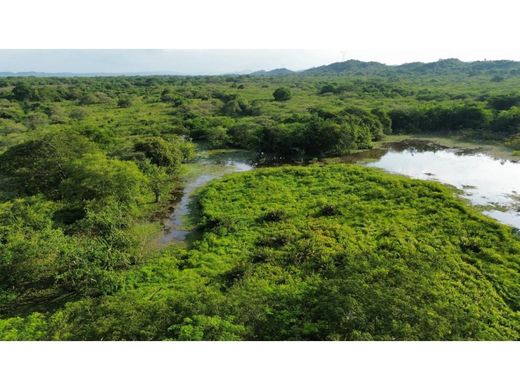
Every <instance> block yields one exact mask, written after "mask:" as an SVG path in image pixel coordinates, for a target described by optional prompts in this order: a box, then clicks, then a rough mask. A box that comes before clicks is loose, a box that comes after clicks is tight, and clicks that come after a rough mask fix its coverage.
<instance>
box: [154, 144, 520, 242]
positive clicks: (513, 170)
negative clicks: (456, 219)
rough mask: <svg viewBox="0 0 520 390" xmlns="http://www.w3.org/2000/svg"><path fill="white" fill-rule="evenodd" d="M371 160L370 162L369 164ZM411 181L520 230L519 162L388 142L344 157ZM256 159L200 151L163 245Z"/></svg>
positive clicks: (180, 237)
mask: <svg viewBox="0 0 520 390" xmlns="http://www.w3.org/2000/svg"><path fill="white" fill-rule="evenodd" d="M367 160H369V162H367ZM341 161H343V162H345V163H359V164H364V165H366V166H370V167H377V168H381V169H384V170H386V171H388V172H392V173H396V174H401V175H406V176H409V177H413V178H417V179H424V180H434V181H438V182H441V183H444V184H449V185H451V186H454V187H456V188H458V189H459V190H461V196H462V197H464V198H466V199H468V200H469V201H470V202H471V203H472V204H474V205H476V206H477V207H479V208H481V209H482V211H483V213H484V214H486V215H488V216H490V217H492V218H495V219H497V220H498V221H500V222H502V223H504V224H507V225H510V226H513V227H516V228H518V229H520V163H518V162H514V161H510V160H505V159H499V158H495V157H492V156H491V155H488V154H486V153H484V152H482V150H480V149H462V148H453V147H451V148H448V147H445V146H441V145H439V144H436V143H434V142H431V141H426V140H413V139H409V140H404V141H399V142H392V143H386V144H384V145H383V147H382V148H379V149H373V150H369V151H365V152H361V153H356V154H351V155H348V156H344V157H342V158H341ZM254 167H255V163H254V156H253V154H251V153H248V152H244V151H233V150H224V151H213V152H202V153H200V154H199V156H198V157H197V159H196V160H195V161H193V162H192V163H191V164H188V170H189V173H188V174H186V175H185V180H186V182H185V185H184V188H183V193H182V197H181V199H180V200H179V201H178V203H177V204H176V205H175V208H174V211H173V212H172V214H171V215H170V216H169V217H168V218H167V219H166V220H164V221H163V223H164V234H163V236H162V238H161V240H160V241H161V244H163V245H164V244H169V243H184V242H185V240H186V237H187V235H188V234H189V233H190V232H191V230H192V229H191V227H190V223H189V221H187V218H188V215H189V212H190V209H189V204H190V200H191V196H192V194H193V192H194V191H195V190H197V189H198V188H200V187H202V186H203V185H204V184H206V183H208V182H210V181H211V180H213V179H216V178H218V177H221V176H223V175H225V174H228V173H234V172H244V171H249V170H251V169H253V168H254Z"/></svg>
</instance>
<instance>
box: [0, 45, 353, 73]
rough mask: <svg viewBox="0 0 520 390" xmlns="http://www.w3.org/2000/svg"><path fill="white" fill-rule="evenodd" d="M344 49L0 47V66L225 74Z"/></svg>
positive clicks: (330, 58) (300, 63) (317, 59)
mask: <svg viewBox="0 0 520 390" xmlns="http://www.w3.org/2000/svg"><path fill="white" fill-rule="evenodd" d="M342 55H343V54H342V52H341V51H340V50H215V49H214V50H152V49H149V50H148V49H147V50H139V49H133V50H0V72H29V71H34V72H51V73H52V72H73V73H135V72H143V73H181V74H222V73H232V72H251V71H256V70H260V69H265V70H270V69H274V68H280V67H286V68H289V69H292V70H301V69H306V68H310V67H313V66H319V65H323V64H328V63H331V62H335V61H341V60H342V59H343V57H342Z"/></svg>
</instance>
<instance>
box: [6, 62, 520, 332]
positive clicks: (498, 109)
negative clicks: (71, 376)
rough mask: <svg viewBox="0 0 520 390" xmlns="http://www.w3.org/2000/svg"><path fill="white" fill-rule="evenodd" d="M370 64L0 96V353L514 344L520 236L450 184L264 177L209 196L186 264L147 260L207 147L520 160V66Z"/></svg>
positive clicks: (155, 255)
mask: <svg viewBox="0 0 520 390" xmlns="http://www.w3.org/2000/svg"><path fill="white" fill-rule="evenodd" d="M363 64H364V63H352V62H348V63H344V64H343V65H341V66H340V65H337V64H333V65H331V66H330V67H329V68H327V69H325V68H323V69H321V70H316V69H318V68H316V69H314V70H309V71H308V72H304V73H298V74H293V73H291V72H286V71H282V70H278V72H276V73H273V74H270V73H269V72H264V73H261V74H258V75H256V76H221V77H166V76H157V77H93V78H86V77H85V78H82V77H69V78H58V77H48V78H33V77H31V78H23V77H7V78H0V185H1V186H0V338H1V339H38V340H39V339H96V340H98V339H103V340H107V339H147V340H148V339H176V340H199V339H211V340H224V339H225V340H242V339H252V340H274V339H290V340H298V339H313V340H314V339H327V340H336V339H518V338H519V332H520V328H519V326H520V325H519V317H518V310H519V302H520V285H519V283H518V280H519V279H518V276H519V275H518V273H519V267H520V263H519V258H520V249H519V248H520V247H519V245H520V244H519V240H518V237H517V236H515V233H513V232H512V231H511V229H510V228H507V227H504V226H501V225H499V224H497V223H495V222H492V221H491V220H489V219H488V218H486V217H483V216H481V215H480V214H478V213H477V212H476V211H473V210H472V209H471V208H469V207H467V206H465V205H464V204H463V203H462V202H461V201H459V200H457V199H456V198H455V197H454V195H452V193H451V192H450V191H449V190H447V189H446V188H444V187H442V186H440V185H437V184H432V183H421V182H418V181H413V180H408V179H405V178H400V177H394V176H391V175H388V174H383V173H380V172H378V171H375V170H368V169H364V168H361V167H347V166H327V167H319V166H313V167H308V168H268V169H261V170H258V171H255V172H253V173H247V174H240V175H233V176H229V177H226V178H225V179H223V180H221V181H218V182H215V183H213V184H211V185H209V186H208V187H207V188H205V189H204V190H203V191H202V192H201V193H200V194H199V197H198V202H197V210H196V211H197V213H196V215H198V216H199V218H198V219H197V223H198V230H197V232H198V235H197V237H198V238H197V239H195V240H194V241H193V244H192V247H190V248H188V249H180V248H175V247H168V248H163V249H160V248H157V247H156V245H155V244H154V239H155V238H156V237H157V235H158V234H159V233H158V232H159V230H160V223H159V221H158V216H160V215H162V214H163V213H164V212H165V211H166V210H167V209H168V207H169V205H170V204H171V203H172V202H173V199H174V197H175V194H176V193H177V192H178V190H179V188H180V187H181V186H182V180H181V176H182V174H183V169H184V165H183V163H184V162H187V161H189V160H190V159H191V158H192V157H193V155H194V153H195V144H198V145H199V146H198V147H201V148H226V147H229V148H242V149H247V150H251V151H254V152H257V153H258V156H259V160H260V161H265V160H268V159H271V158H274V159H276V160H280V159H281V160H284V161H285V162H292V161H296V160H308V159H311V158H316V157H317V158H321V157H326V156H335V155H340V154H344V153H348V152H350V151H354V150H357V149H370V148H371V147H372V146H373V143H374V142H376V141H379V140H381V139H384V137H385V135H386V134H390V133H413V134H415V133H420V132H428V133H437V134H448V135H453V136H459V137H465V138H469V139H471V140H473V141H475V142H479V141H480V140H484V139H485V140H487V141H492V142H496V143H498V144H506V145H509V146H510V147H512V148H513V149H517V150H519V151H520V95H519V94H518V90H519V88H520V77H518V76H519V75H518V74H517V73H516V70H515V69H516V68H515V66H516V65H515V64H516V63H512V64H511V63H490V64H484V65H486V66H484V65H482V64H481V65H479V64H476V65H475V64H473V65H472V67H473V68H472V69H473V70H472V71H469V70H468V69H467V67H465V65H461V64H459V63H458V62H453V61H451V62H450V61H448V62H441V63H436V64H437V65H436V66H433V65H431V66H429V67H428V66H426V65H428V64H426V65H424V64H423V65H424V66H423V65H421V66H419V65H417V64H416V65H414V66H412V64H410V65H409V68H410V69H408V70H406V68H400V69H399V70H396V69H393V68H392V70H389V69H387V68H384V69H383V68H381V67H380V66H379V65H381V64H379V65H374V64H365V65H363ZM383 67H384V66H383ZM429 68H431V69H430V70H428V69H429ZM362 69H364V70H363V71H362ZM403 69H404V70H403ZM421 69H422V70H421ZM425 69H426V70H425ZM244 210H246V212H244Z"/></svg>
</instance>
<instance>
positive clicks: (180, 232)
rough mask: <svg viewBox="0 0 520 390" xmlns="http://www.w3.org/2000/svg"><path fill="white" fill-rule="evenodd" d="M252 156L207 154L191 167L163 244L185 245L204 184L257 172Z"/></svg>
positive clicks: (223, 153) (190, 165)
mask: <svg viewBox="0 0 520 390" xmlns="http://www.w3.org/2000/svg"><path fill="white" fill-rule="evenodd" d="M253 167H254V165H253V161H252V156H251V154H249V153H247V152H243V151H233V150H231V151H221V152H216V153H212V154H210V153H208V152H203V153H200V154H199V156H198V157H197V158H196V159H195V161H193V162H192V163H191V164H189V166H188V169H189V170H190V172H189V173H188V174H187V178H186V183H185V185H184V188H183V192H182V197H181V198H180V200H179V201H178V203H177V204H175V206H174V210H173V212H172V214H171V215H170V216H169V217H168V218H167V219H166V220H164V221H163V224H164V234H163V236H162V238H161V243H162V244H167V243H173V242H183V241H184V240H185V239H186V236H187V235H188V234H189V233H190V232H191V229H190V227H189V223H188V221H186V218H187V216H188V214H189V211H190V209H189V205H190V200H191V196H192V194H193V192H194V191H195V190H197V189H198V188H200V187H202V186H203V185H204V184H206V183H208V182H210V181H211V180H214V179H216V178H218V177H221V176H224V175H226V174H228V173H233V172H245V171H249V170H251V169H253Z"/></svg>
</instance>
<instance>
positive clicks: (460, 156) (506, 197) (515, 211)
mask: <svg viewBox="0 0 520 390" xmlns="http://www.w3.org/2000/svg"><path fill="white" fill-rule="evenodd" d="M387 147H388V149H387V150H384V153H383V154H382V156H381V157H380V158H379V159H378V160H377V161H375V162H369V163H366V165H367V166H372V167H378V168H383V169H385V170H387V171H389V172H393V173H398V174H402V175H406V176H410V177H413V178H418V179H425V180H436V181H439V182H442V183H445V184H450V185H452V186H455V187H457V188H459V189H461V190H462V191H463V195H462V196H463V197H465V198H467V199H469V200H470V201H471V202H472V203H473V204H475V205H479V206H486V207H487V208H490V209H491V210H488V211H485V214H487V215H489V216H491V217H493V218H495V219H498V220H499V221H501V222H503V223H506V224H509V225H512V226H515V227H516V228H520V211H519V203H520V202H519V199H518V195H517V194H519V193H520V164H518V163H515V162H512V161H508V160H503V159H496V158H493V157H491V156H489V155H486V154H484V153H481V152H480V151H479V150H478V149H475V150H462V149H450V148H445V147H442V146H439V145H435V144H432V143H429V145H428V143H420V144H418V143H417V142H415V141H407V142H406V143H402V142H400V143H392V144H388V145H387Z"/></svg>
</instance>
